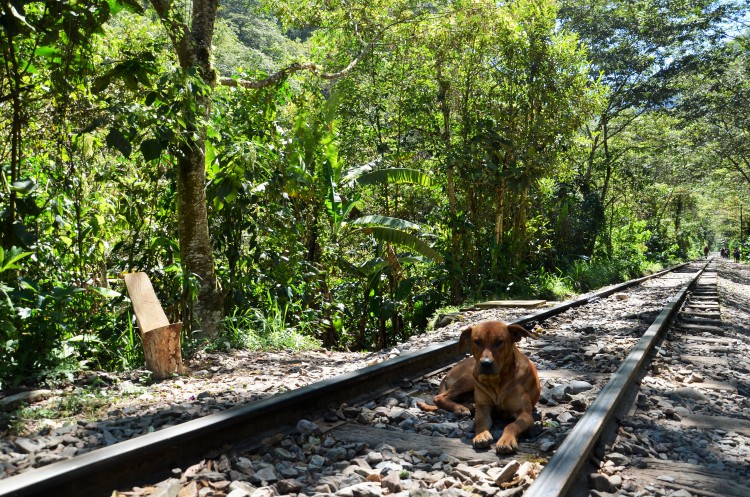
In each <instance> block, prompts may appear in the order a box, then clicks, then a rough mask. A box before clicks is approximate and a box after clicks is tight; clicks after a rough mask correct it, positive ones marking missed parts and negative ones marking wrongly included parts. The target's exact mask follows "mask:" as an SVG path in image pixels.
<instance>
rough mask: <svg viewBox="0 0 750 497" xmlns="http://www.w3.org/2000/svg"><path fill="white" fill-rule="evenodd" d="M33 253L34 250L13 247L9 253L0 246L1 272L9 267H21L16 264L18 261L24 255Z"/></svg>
mask: <svg viewBox="0 0 750 497" xmlns="http://www.w3.org/2000/svg"><path fill="white" fill-rule="evenodd" d="M32 253H33V252H21V249H19V248H17V247H13V248H12V249H10V250H9V251H8V253H7V254H5V252H4V251H3V249H2V247H0V273H2V272H3V271H7V270H9V269H21V266H19V265H18V264H16V262H18V261H19V260H21V259H23V258H24V257H28V256H30V255H31V254H32Z"/></svg>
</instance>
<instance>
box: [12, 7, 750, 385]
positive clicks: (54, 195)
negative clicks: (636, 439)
mask: <svg viewBox="0 0 750 497" xmlns="http://www.w3.org/2000/svg"><path fill="white" fill-rule="evenodd" d="M0 7H1V8H0V135H2V137H3V139H2V140H1V141H0V226H1V228H0V388H7V387H13V386H17V385H19V384H22V383H30V382H42V381H47V382H50V381H54V380H55V379H56V378H59V377H60V376H64V375H66V374H70V373H71V372H76V371H80V370H82V369H86V368H104V369H109V370H121V369H127V368H139V367H142V361H143V357H142V353H141V352H140V345H139V338H138V330H137V328H136V327H135V325H134V320H133V316H132V313H131V308H130V305H129V302H128V299H127V293H126V292H125V289H124V285H123V282H122V278H121V277H120V276H121V274H122V273H124V272H130V271H144V272H146V273H147V274H148V275H149V276H150V278H151V280H152V282H153V284H154V287H155V288H156V289H157V292H158V294H159V298H160V300H161V302H162V304H163V306H164V307H165V309H166V311H167V314H168V316H169V317H170V320H172V321H177V320H181V321H183V322H184V323H185V324H186V326H185V327H184V337H183V346H184V348H185V353H187V354H189V353H191V351H194V350H196V349H197V348H199V347H214V348H221V349H224V348H228V347H253V348H263V347H284V348H296V347H316V346H325V347H330V348H349V349H357V350H364V349H373V348H383V347H388V346H392V345H394V344H396V343H398V342H399V341H401V340H403V339H405V338H407V337H408V336H410V335H412V334H415V333H420V332H422V331H424V330H425V329H426V328H427V327H428V326H429V323H430V320H431V319H433V318H434V316H435V314H436V312H438V311H439V310H441V309H444V308H447V307H450V306H459V305H464V304H466V303H471V302H476V301H478V300H480V299H487V298H546V299H560V298H564V297H566V296H570V295H572V294H575V293H578V292H584V291H587V290H590V289H593V288H597V287H599V286H602V285H605V284H609V283H612V282H616V281H620V280H624V279H628V278H631V277H635V276H639V275H641V274H643V273H644V272H648V271H653V270H655V269H657V268H659V267H665V266H668V265H671V264H674V263H676V262H678V261H684V260H687V259H690V258H694V257H697V256H698V255H699V253H700V252H701V251H702V248H703V247H704V246H705V245H706V244H707V245H708V246H709V247H711V248H712V249H713V250H718V249H719V248H720V247H728V248H730V250H733V249H734V248H735V246H740V247H743V254H746V253H747V244H748V241H749V240H748V234H749V233H750V229H748V224H750V223H748V222H747V217H748V212H747V206H746V205H745V204H744V200H745V199H746V198H747V194H748V191H749V187H750V144H749V143H748V140H747V135H748V132H750V51H749V50H748V48H750V35H748V31H747V29H746V25H745V24H744V20H745V18H746V17H745V16H746V8H747V5H746V2H744V1H743V0H726V1H721V2H716V1H708V0H690V1H688V0H677V1H674V2H660V1H656V0H642V1H637V2H633V1H630V0H628V1H625V0H590V1H586V2H583V1H581V0H559V1H555V0H514V1H508V2H506V1H500V2H496V1H490V0H459V1H440V0H439V1H436V2H418V1H414V0H368V1H360V0H355V1H353V2H351V1H350V2H342V1H339V0H329V1H326V2H319V1H315V0H295V1H289V0H224V1H222V2H219V1H218V0H149V1H145V0H57V1H52V2H40V1H35V0H0ZM743 209H744V210H743Z"/></svg>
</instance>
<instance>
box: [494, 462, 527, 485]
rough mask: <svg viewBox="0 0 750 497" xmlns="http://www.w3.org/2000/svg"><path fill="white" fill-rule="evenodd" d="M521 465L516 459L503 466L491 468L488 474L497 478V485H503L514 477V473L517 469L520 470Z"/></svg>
mask: <svg viewBox="0 0 750 497" xmlns="http://www.w3.org/2000/svg"><path fill="white" fill-rule="evenodd" d="M520 466H521V463H519V462H518V461H516V460H515V459H514V460H512V461H511V462H509V463H508V464H506V465H505V466H503V467H502V468H490V469H489V470H487V475H488V476H489V477H490V478H492V479H493V480H495V484H496V485H502V484H503V483H506V482H509V481H510V480H511V478H513V475H515V474H516V471H518V468H519V467H520Z"/></svg>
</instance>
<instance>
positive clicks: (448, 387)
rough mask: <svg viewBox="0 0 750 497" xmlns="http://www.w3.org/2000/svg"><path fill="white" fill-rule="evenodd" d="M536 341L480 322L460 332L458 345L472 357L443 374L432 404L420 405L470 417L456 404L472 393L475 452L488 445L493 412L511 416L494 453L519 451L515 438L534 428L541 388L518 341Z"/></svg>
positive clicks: (516, 329) (512, 328) (511, 328)
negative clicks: (474, 414) (469, 348)
mask: <svg viewBox="0 0 750 497" xmlns="http://www.w3.org/2000/svg"><path fill="white" fill-rule="evenodd" d="M523 337H527V338H537V336H536V335H535V334H534V333H531V332H530V331H527V330H526V329H525V328H523V327H522V326H520V325H517V324H511V325H508V324H505V323H503V322H502V321H484V322H482V323H478V324H475V325H472V326H469V327H468V328H466V329H465V330H463V332H462V333H461V338H460V340H459V342H458V343H459V347H464V346H465V345H466V344H471V351H472V357H467V358H466V359H464V360H463V361H461V362H459V363H458V364H456V365H455V366H454V367H453V368H452V369H451V370H450V371H449V372H448V374H447V375H446V376H445V378H444V379H443V382H442V383H441V384H440V387H439V388H438V394H437V395H436V396H435V398H434V402H435V404H436V406H431V405H428V404H424V403H422V402H420V403H419V407H421V408H422V409H424V410H427V411H435V410H437V409H438V408H442V409H445V410H447V411H451V412H454V413H456V414H457V415H459V416H468V415H469V414H470V411H469V409H468V408H467V407H466V406H464V405H462V404H459V403H458V402H457V401H459V400H461V399H462V398H465V397H467V396H468V395H469V394H471V393H472V392H473V393H474V404H475V405H476V421H475V423H474V425H475V434H476V435H475V436H474V438H473V439H472V444H473V445H474V448H477V449H483V448H486V447H489V446H490V444H491V443H492V434H490V428H492V411H493V410H495V411H497V412H500V413H502V414H505V415H509V416H511V417H513V419H514V421H513V422H512V423H510V424H508V425H507V426H506V427H505V430H503V435H502V437H500V440H498V441H497V444H496V445H495V450H496V451H497V452H498V453H502V454H510V453H512V452H515V451H516V450H517V449H518V436H519V435H520V434H522V433H523V432H525V431H526V430H528V429H529V428H530V427H531V426H533V425H534V419H533V418H532V412H533V409H534V406H535V405H536V403H537V401H538V400H539V393H540V391H541V386H540V385H539V377H538V376H537V372H536V367H535V366H534V364H533V363H532V362H531V361H530V360H529V358H528V357H526V356H525V355H524V354H523V353H522V352H521V351H520V350H518V347H516V342H519V341H520V340H521V338H523Z"/></svg>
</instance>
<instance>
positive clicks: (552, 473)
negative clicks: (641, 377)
mask: <svg viewBox="0 0 750 497" xmlns="http://www.w3.org/2000/svg"><path fill="white" fill-rule="evenodd" d="M710 262H711V261H708V262H707V263H706V264H705V265H704V266H703V267H702V268H701V269H700V270H699V271H698V273H697V274H696V276H695V277H694V278H693V279H692V280H691V281H690V282H689V283H688V284H687V285H685V286H684V287H683V288H682V289H681V290H680V291H679V292H678V293H677V295H676V296H675V297H673V298H672V299H671V300H670V301H669V303H668V304H667V306H666V307H665V308H664V309H663V310H662V311H661V312H660V313H659V315H658V316H657V317H656V319H655V320H654V322H653V323H652V324H651V326H649V328H648V329H647V330H646V332H645V333H644V334H643V336H642V337H641V339H640V340H639V341H638V343H637V344H636V346H635V347H634V348H633V350H631V351H630V354H628V356H627V357H626V358H625V360H624V361H623V362H622V364H621V365H620V367H619V368H617V371H615V373H614V374H613V375H612V378H610V380H609V382H608V383H607V384H606V385H605V387H604V388H603V389H602V391H601V392H600V393H599V395H597V397H596V400H595V401H594V402H593V403H592V404H591V406H590V407H589V408H588V409H587V410H586V413H585V414H584V415H583V416H582V417H581V419H580V420H579V421H578V423H576V425H575V427H574V428H573V429H572V430H571V431H570V432H569V433H568V435H567V436H566V437H565V440H564V441H563V443H562V444H561V445H560V447H559V448H558V449H557V450H556V451H555V454H554V455H553V456H552V458H551V459H550V461H549V463H548V464H547V465H546V466H545V467H544V469H543V470H542V471H541V473H539V476H537V478H536V479H535V480H534V482H533V483H532V484H531V485H530V486H529V488H528V489H527V490H526V492H524V497H561V496H565V495H566V494H567V493H568V492H569V491H570V489H571V487H572V485H573V484H574V483H575V482H576V480H577V478H578V474H579V473H580V470H581V469H582V467H583V465H584V464H585V462H586V461H587V459H588V457H589V455H590V454H591V451H592V450H593V449H594V446H595V444H596V442H598V440H599V437H600V436H601V435H602V433H603V431H604V428H605V427H606V425H607V423H608V422H609V421H610V419H611V418H612V416H613V415H614V413H615V411H616V410H617V408H618V407H619V404H620V401H621V400H622V399H623V397H624V396H625V393H626V392H627V390H628V388H629V387H630V385H631V384H632V383H633V381H634V380H635V378H636V376H638V374H639V372H640V370H641V368H642V367H643V365H644V363H645V362H646V358H647V357H648V356H649V354H650V353H651V351H652V350H653V348H654V346H655V345H656V343H657V342H658V341H659V339H660V338H661V336H662V335H663V333H664V330H666V329H667V328H669V326H670V324H671V322H672V319H673V318H674V315H675V313H676V312H677V310H679V308H680V306H681V305H682V303H683V302H684V301H685V297H686V296H687V295H688V293H689V292H690V290H692V288H693V287H694V286H695V284H696V282H697V281H698V278H700V276H701V275H702V274H703V272H704V271H705V269H706V267H707V266H708V264H709V263H710Z"/></svg>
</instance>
